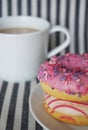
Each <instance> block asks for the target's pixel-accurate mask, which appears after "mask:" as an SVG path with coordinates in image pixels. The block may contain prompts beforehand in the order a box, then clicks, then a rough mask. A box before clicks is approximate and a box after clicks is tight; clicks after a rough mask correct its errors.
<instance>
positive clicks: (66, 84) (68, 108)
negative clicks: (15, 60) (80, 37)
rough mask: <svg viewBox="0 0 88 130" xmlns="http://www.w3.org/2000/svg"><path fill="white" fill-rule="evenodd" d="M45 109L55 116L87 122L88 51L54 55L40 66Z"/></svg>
mask: <svg viewBox="0 0 88 130" xmlns="http://www.w3.org/2000/svg"><path fill="white" fill-rule="evenodd" d="M38 80H39V81H40V84H41V88H42V89H43V91H44V108H45V110H46V111H47V112H48V113H49V114H50V115H51V116H52V117H54V118H55V119H57V120H59V121H62V122H66V123H70V124H74V125H88V54H86V53H85V54H72V53H67V54H65V55H61V56H54V57H52V58H51V59H50V60H47V61H45V62H44V63H43V64H42V65H41V66H40V68H39V72H38Z"/></svg>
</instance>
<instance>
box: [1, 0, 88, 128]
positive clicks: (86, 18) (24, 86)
mask: <svg viewBox="0 0 88 130" xmlns="http://www.w3.org/2000/svg"><path fill="white" fill-rule="evenodd" d="M11 15H32V16H38V17H42V18H44V19H47V20H48V21H49V22H50V23H51V25H52V26H54V25H56V24H59V25H61V26H64V27H66V28H68V29H69V31H70V35H71V44H70V46H69V47H68V48H66V50H64V51H63V52H61V53H62V54H63V53H65V52H72V53H84V52H88V0H0V17H6V16H11ZM63 41H64V35H63V34H59V33H56V34H54V35H52V36H51V37H50V42H49V50H50V49H52V48H54V47H55V46H58V45H59V44H61V43H62V42H63ZM36 83H37V80H33V81H31V82H30V81H29V82H26V83H9V82H6V81H0V130H43V128H42V127H41V126H40V125H39V124H38V123H37V122H36V121H35V120H34V118H33V117H32V115H31V113H30V109H29V104H28V101H29V96H30V92H31V91H32V87H33V85H35V84H36ZM31 86H32V87H31Z"/></svg>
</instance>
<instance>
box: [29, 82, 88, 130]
mask: <svg viewBox="0 0 88 130" xmlns="http://www.w3.org/2000/svg"><path fill="white" fill-rule="evenodd" d="M29 105H30V110H31V112H32V115H33V117H34V118H35V120H36V121H37V122H38V123H39V124H40V125H41V126H42V127H43V128H45V129H48V130H88V126H74V125H69V124H66V123H62V122H60V121H58V120H56V119H54V118H52V117H51V116H50V115H49V114H48V113H47V112H46V111H45V109H44V107H43V91H42V90H41V87H40V84H37V85H36V86H35V88H34V90H33V91H32V93H31V95H30V99H29Z"/></svg>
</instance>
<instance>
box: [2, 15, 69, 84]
mask: <svg viewBox="0 0 88 130" xmlns="http://www.w3.org/2000/svg"><path fill="white" fill-rule="evenodd" d="M13 27H27V28H29V27H30V28H36V29H39V31H38V32H33V33H25V34H5V33H0V78H1V79H3V80H7V81H14V82H20V81H28V80H31V79H33V78H34V77H36V75H37V72H38V68H39V66H40V64H41V63H42V62H43V61H44V60H45V59H47V58H50V57H51V56H53V55H56V54H57V53H59V52H61V51H62V50H63V49H65V48H66V47H67V46H68V45H69V43H70V36H69V32H68V30H67V29H66V28H63V27H61V26H55V27H53V28H51V29H50V23H49V22H47V21H46V20H44V19H42V18H36V17H33V16H9V17H3V18H0V29H5V28H13ZM57 31H59V32H63V33H64V34H65V35H66V40H65V41H64V42H63V43H62V44H61V45H60V46H58V47H57V48H55V49H53V50H52V51H50V52H49V53H47V50H48V39H49V34H50V33H54V32H57Z"/></svg>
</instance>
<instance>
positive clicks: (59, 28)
mask: <svg viewBox="0 0 88 130" xmlns="http://www.w3.org/2000/svg"><path fill="white" fill-rule="evenodd" d="M54 32H63V33H65V35H66V40H65V41H64V42H63V43H62V44H61V45H59V46H58V47H56V48H55V49H53V50H51V51H50V52H49V53H48V54H47V58H50V57H52V56H54V55H56V54H57V53H59V52H61V51H62V50H63V49H65V48H66V47H67V46H68V45H69V44H70V34H69V32H68V30H67V29H66V28H64V27H61V26H58V25H56V26H54V27H53V28H51V30H50V34H52V33H54Z"/></svg>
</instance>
